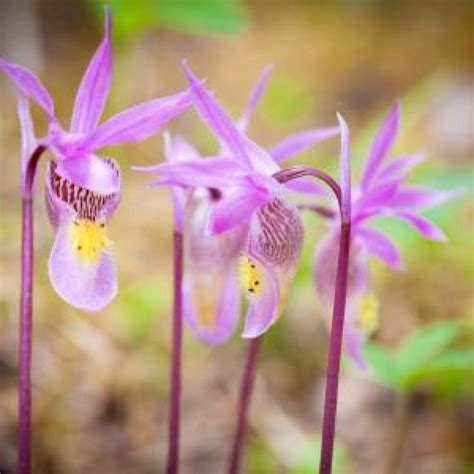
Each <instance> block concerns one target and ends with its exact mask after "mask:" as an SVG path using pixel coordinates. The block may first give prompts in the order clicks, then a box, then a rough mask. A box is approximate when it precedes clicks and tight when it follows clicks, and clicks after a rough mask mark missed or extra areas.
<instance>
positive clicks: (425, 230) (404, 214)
mask: <svg viewBox="0 0 474 474" xmlns="http://www.w3.org/2000/svg"><path fill="white" fill-rule="evenodd" d="M393 216H394V217H396V218H398V219H400V220H402V221H404V222H407V223H408V224H410V225H411V226H412V227H414V228H415V229H416V230H417V231H418V232H419V233H420V234H421V235H423V236H424V237H426V238H427V239H430V240H437V241H438V242H445V241H446V240H447V238H446V235H445V234H444V233H443V231H442V230H441V229H440V228H439V227H438V226H436V225H435V224H434V223H433V222H431V221H430V220H428V219H427V218H426V217H423V216H420V215H419V214H415V213H413V212H408V211H398V212H397V211H395V212H394V213H393Z"/></svg>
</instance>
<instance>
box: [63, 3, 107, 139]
mask: <svg viewBox="0 0 474 474" xmlns="http://www.w3.org/2000/svg"><path fill="white" fill-rule="evenodd" d="M110 30H111V18H110V12H109V9H108V8H106V10H105V37H104V39H103V40H102V43H101V44H100V45H99V47H98V49H97V51H96V52H95V54H94V56H93V57H92V59H91V60H90V62H89V65H88V67H87V70H86V72H85V74H84V76H83V78H82V80H81V84H80V86H79V89H78V91H77V95H76V100H75V103H74V109H73V113H72V118H71V132H81V133H85V134H89V133H91V132H92V131H93V130H95V129H96V128H97V124H98V123H99V120H100V116H101V115H102V112H103V111H104V107H105V103H106V101H107V97H108V95H109V91H110V84H111V81H112V55H111V48H110V34H111V31H110Z"/></svg>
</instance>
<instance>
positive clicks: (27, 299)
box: [18, 146, 45, 474]
mask: <svg viewBox="0 0 474 474" xmlns="http://www.w3.org/2000/svg"><path fill="white" fill-rule="evenodd" d="M44 150H45V148H44V147H42V146H40V147H38V148H36V150H35V151H34V152H33V154H32V155H31V158H30V160H29V161H28V165H27V168H26V170H25V176H24V183H23V195H22V208H21V211H22V212H21V217H22V221H21V290H20V338H19V346H18V364H19V368H18V371H19V378H18V472H19V474H28V473H29V472H31V339H32V337H31V335H32V326H33V321H32V319H33V318H32V316H33V309H32V307H33V306H32V305H33V257H34V253H33V184H34V180H35V176H36V170H37V167H38V162H39V159H40V157H41V155H42V153H43V152H44Z"/></svg>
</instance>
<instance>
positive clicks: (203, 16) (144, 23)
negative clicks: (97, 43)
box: [91, 0, 246, 40]
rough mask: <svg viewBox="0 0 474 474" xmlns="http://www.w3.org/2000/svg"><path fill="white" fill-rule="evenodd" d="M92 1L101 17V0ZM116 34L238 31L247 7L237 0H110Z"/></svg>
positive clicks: (226, 32) (130, 35) (127, 35)
mask: <svg viewBox="0 0 474 474" xmlns="http://www.w3.org/2000/svg"><path fill="white" fill-rule="evenodd" d="M91 1H93V4H94V6H95V7H96V8H95V9H94V10H95V11H96V12H97V14H99V15H100V17H101V18H102V12H101V8H100V7H101V5H102V2H100V1H97V0H91ZM108 3H109V4H110V8H111V10H112V13H113V18H114V35H115V36H116V38H117V39H119V40H126V39H128V38H130V37H132V36H134V35H136V34H139V33H141V32H143V31H146V30H149V29H151V28H154V27H164V28H169V29H173V30H178V31H184V32H193V33H206V34H209V33H217V34H235V33H239V32H240V31H241V30H242V29H243V28H244V27H245V23H246V18H245V14H244V10H243V8H242V6H241V5H239V3H238V2H237V1H235V0H178V1H177V0H133V1H128V2H124V1H122V0H109V2H108Z"/></svg>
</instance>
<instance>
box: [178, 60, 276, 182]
mask: <svg viewBox="0 0 474 474" xmlns="http://www.w3.org/2000/svg"><path fill="white" fill-rule="evenodd" d="M183 69H184V73H185V74H186V77H187V79H188V82H189V85H190V87H191V90H192V92H193V94H194V105H195V107H196V109H197V111H198V113H199V115H200V116H201V119H202V120H203V121H204V123H206V125H207V126H208V127H209V128H210V129H211V131H212V132H213V133H214V134H215V135H216V137H217V138H218V140H219V141H220V142H221V143H222V144H223V145H225V147H226V148H227V149H228V151H229V152H230V153H231V154H232V156H233V157H234V158H235V159H236V160H238V161H240V162H242V163H244V164H245V165H247V166H250V167H252V168H253V169H254V170H256V171H261V172H263V173H266V174H269V175H271V174H273V173H275V172H276V171H278V170H279V167H278V166H277V165H276V164H275V162H274V161H273V159H272V157H271V156H270V155H269V154H268V153H267V152H266V151H265V150H263V149H262V148H261V147H259V146H258V145H257V144H256V143H254V142H252V141H251V140H249V139H248V138H247V137H246V136H245V135H244V134H242V133H240V132H239V130H238V129H237V127H236V126H235V125H234V124H233V123H232V120H231V119H230V118H229V116H228V115H227V114H226V113H225V112H224V109H223V108H222V107H221V106H220V105H219V104H218V103H217V101H216V100H215V99H214V97H212V95H211V94H210V93H209V92H208V91H207V90H206V88H205V87H204V86H203V85H202V84H201V83H200V82H199V81H198V80H197V78H196V76H194V74H193V73H192V71H191V70H190V69H189V67H188V66H187V65H186V64H185V63H183Z"/></svg>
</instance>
